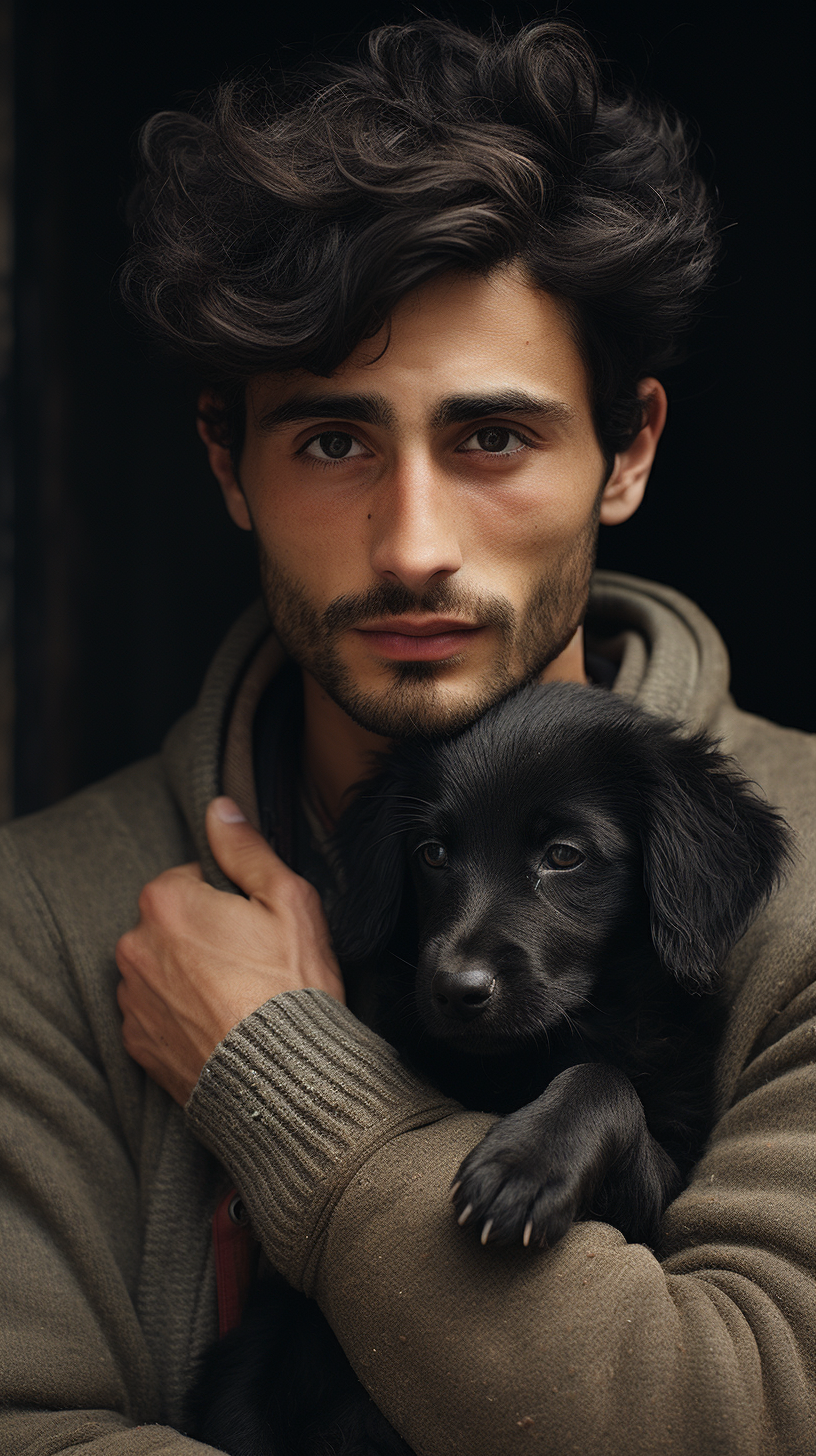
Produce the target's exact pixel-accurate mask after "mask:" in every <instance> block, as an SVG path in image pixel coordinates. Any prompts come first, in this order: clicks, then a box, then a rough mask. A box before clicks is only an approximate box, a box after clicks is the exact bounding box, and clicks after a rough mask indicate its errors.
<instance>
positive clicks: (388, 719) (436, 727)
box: [321, 662, 518, 740]
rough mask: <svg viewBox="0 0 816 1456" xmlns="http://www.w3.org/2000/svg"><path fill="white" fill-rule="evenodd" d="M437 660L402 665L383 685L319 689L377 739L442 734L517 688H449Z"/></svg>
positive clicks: (506, 682) (327, 684)
mask: <svg viewBox="0 0 816 1456" xmlns="http://www.w3.org/2000/svg"><path fill="white" fill-rule="evenodd" d="M435 669H438V664H437V663H432V662H411V663H401V664H400V671H399V673H398V674H395V677H394V680H392V682H391V684H390V685H389V686H388V687H387V688H381V689H376V690H370V691H366V690H364V689H361V688H359V687H357V686H356V685H355V684H353V683H351V682H349V681H348V680H346V681H343V682H331V681H326V680H323V681H322V682H321V687H323V688H324V689H325V691H326V692H327V693H328V694H329V696H330V697H331V698H333V699H334V701H335V702H336V703H337V705H338V707H340V708H342V709H343V712H344V713H346V714H347V715H348V717H349V718H351V719H352V721H353V722H354V723H356V724H357V725H358V727H360V728H364V729H366V731H367V732H369V733H376V734H377V735H378V736H379V737H381V738H396V739H399V740H404V739H406V738H446V737H449V736H450V735H451V734H453V733H459V732H460V731H461V730H462V729H463V728H467V727H468V726H469V725H470V724H471V723H474V722H475V721H476V719H477V718H481V716H482V714H483V713H486V712H487V710H488V708H490V707H492V706H493V704H494V703H497V702H499V701H500V700H501V699H502V698H504V697H506V696H507V694H508V693H510V692H512V691H513V690H514V688H516V687H517V686H518V684H517V683H515V682H513V681H512V680H510V679H509V677H502V680H501V682H498V681H494V682H492V683H490V684H482V685H472V686H471V687H470V689H468V688H466V687H464V686H463V687H459V688H456V689H454V688H452V687H451V686H450V685H447V684H445V683H443V682H440V681H439V672H438V670H437V671H435Z"/></svg>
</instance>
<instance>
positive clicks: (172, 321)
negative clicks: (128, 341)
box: [121, 20, 716, 461]
mask: <svg viewBox="0 0 816 1456" xmlns="http://www.w3.org/2000/svg"><path fill="white" fill-rule="evenodd" d="M693 150H694V147H693V143H692V140H691V139H690V136H689V132H688V128H687V127H686V126H684V124H683V123H682V121H681V120H680V119H679V118H678V117H677V116H676V115H675V114H674V113H673V112H672V111H670V110H669V109H668V108H666V107H665V106H662V105H658V104H656V103H654V102H648V101H644V100H643V99H641V98H639V97H637V96H635V95H634V94H632V93H629V92H616V91H613V90H611V89H609V88H606V89H604V86H603V85H602V83H601V77H600V74H599V69H598V65H597V63H596V60H595V57H594V55H593V52H592V50H591V49H590V47H589V45H588V43H587V42H586V40H585V39H584V37H583V36H582V35H581V33H580V32H579V31H578V30H576V29H575V28H574V27H573V26H571V25H567V24H564V23H562V22H560V21H556V20H543V21H536V22H534V23H532V24H530V25H527V26H525V27H524V28H523V29H522V30H520V31H519V32H518V33H517V34H515V35H512V36H509V37H505V36H502V35H499V34H495V35H492V36H488V37H480V36H477V35H474V34H471V33H469V32H467V31H464V30H461V29H459V28H458V27H456V26H453V25H450V24H448V23H446V22H443V21H435V20H420V21H417V22H415V23H411V24H406V25H386V26H382V27H380V28H379V29H377V30H374V31H373V32H372V33H371V34H370V35H368V36H367V38H366V39H365V41H364V42H363V43H362V46H361V50H360V59H359V60H358V61H357V62H356V63H351V64H336V63H326V64H323V65H319V66H315V67H313V68H312V69H310V70H308V71H303V72H300V73H295V74H294V75H293V76H291V77H290V78H289V79H288V80H286V81H284V82H282V83H281V84H279V85H277V86H275V85H273V84H271V83H270V82H269V81H268V80H266V79H264V78H263V77H262V76H255V77H253V78H252V79H249V80H246V79H245V80H241V81H231V82H228V83H226V84H224V85H222V86H221V87H219V88H218V90H217V91H216V92H215V93H214V94H213V95H212V96H211V97H209V98H208V99H207V100H206V101H205V102H204V103H202V104H201V105H199V106H198V107H197V108H195V109H194V110H193V111H191V112H189V113H187V112H178V111H164V112H160V113H159V114H158V115H156V116H154V117H152V118H151V120H150V121H148V122H147V124H146V126H145V127H144V128H143V130H142V133H141V136H140V140H139V153H140V158H141V169H142V171H141V181H140V182H139V184H138V186H137V188H136V190H135V192H134V194H133V196H132V199H131V218H132V221H133V229H134V240H133V245H132V248H131V251H130V254H129V257H128V259H127V261H126V263H125V265H124V267H123V270H122V274H121V287H122V292H123V295H124V298H125V300H126V301H127V303H128V305H129V306H130V307H131V308H132V309H133V310H134V311H135V312H136V313H137V314H138V315H139V316H140V317H141V318H142V319H143V320H145V321H146V322H147V324H148V325H149V326H150V327H151V328H152V329H153V331H154V332H155V333H157V334H158V335H159V336H160V337H161V338H162V339H163V340H164V341H165V343H166V344H169V345H170V346H171V347H172V348H173V349H174V350H175V351H176V352H177V353H179V354H181V355H183V356H184V357H185V358H186V359H187V360H188V361H189V362H190V363H192V364H193V365H195V366H196V367H197V368H198V370H199V371H200V373H201V374H202V376H203V378H204V379H205V380H207V381H208V382H210V383H211V384H212V385H213V386H214V388H215V390H216V393H217V395H218V397H219V398H220V399H221V400H222V401H223V402H224V408H223V410H220V411H219V410H216V411H215V414H214V418H213V419H212V420H211V423H212V424H213V425H214V426H215V425H220V426H221V427H222V429H223V430H224V431H225V433H224V435H223V438H224V439H225V440H226V441H228V442H231V444H232V446H233V448H235V447H236V446H238V445H240V437H241V436H242V431H243V416H242V407H243V395H244V386H245V383H246V381H247V380H248V379H249V378H250V377H251V376H252V375H253V374H256V373H259V372H262V371H267V370H289V369H294V368H302V369H307V370H310V371H312V372H313V373H316V374H321V375H328V374H330V373H331V372H332V371H333V370H334V369H335V368H336V367H337V366H338V365H339V364H340V363H342V361H343V360H344V359H346V358H347V357H348V355H349V354H350V353H351V351H352V350H353V349H354V347H355V346H356V345H357V344H358V343H359V342H360V341H361V340H362V339H364V338H368V337H371V336H372V335H374V334H375V333H377V332H378V330H379V329H380V328H381V327H382V326H383V324H384V323H386V322H387V320H388V318H389V315H390V313H391V311H392V310H393V308H394V306H395V305H396V304H397V302H398V301H399V300H400V299H401V298H402V297H403V296H404V295H405V294H406V293H408V292H409V291H410V290H411V289H414V288H416V287H417V286H418V285H419V284H421V283H424V282H425V281H426V280H427V279H429V278H431V277H433V276H434V275H435V274H438V273H440V272H441V271H443V270H445V269H465V270H469V271H471V272H474V273H480V274H483V273H486V272H488V271H489V270H491V269H493V268H495V267H496V266H498V265H501V264H506V263H509V262H511V261H515V262H516V263H518V264H519V265H521V266H522V267H523V268H524V269H525V270H526V272H527V274H528V276H529V277H530V278H531V280H532V281H533V282H534V283H535V284H536V285H538V286H540V287H541V288H543V289H546V290H548V291H549V292H551V293H552V294H554V295H557V296H558V297H559V298H560V299H562V300H564V301H565V302H566V305H567V307H568V310H569V313H570V316H571V318H572V320H573V323H574V327H575V336H576V341H577V343H578V346H579V348H580V349H581V351H582V354H583V356H584V359H585V362H586V364H587V367H588V370H589V375H590V378H591V381H592V391H593V398H592V404H593V414H594V421H595V427H596V431H597V434H598V438H599V441H600V443H601V445H602V448H603V449H604V453H605V455H606V457H607V459H608V460H610V461H611V458H612V457H613V456H614V454H615V453H616V452H617V451H619V450H622V449H625V448H626V446H627V445H628V444H630V443H631V441H632V439H633V438H634V436H635V435H636V434H637V432H638V430H639V429H640V428H641V426H642V423H643V418H644V416H643V405H642V403H641V401H640V400H639V399H638V397H637V393H636V385H637V382H638V380H639V379H641V378H643V377H644V376H645V375H647V374H651V373H653V372H655V371H657V370H660V369H663V368H665V367H666V366H667V365H669V364H672V363H675V362H676V361H677V359H678V357H679V355H680V345H681V341H682V337H683V335H684V334H685V332H686V330H687V327H688V325H689V323H690V322H691V320H692V318H693V315H694V311H695V308H696V306H697V304H698V301H699V298H700V295H701V292H702V291H703V290H704V288H705V287H706V284H707V282H708V280H709V277H710V273H711V268H712V264H713V260H714V255H715V251H716V232H715V227H714V222H713V206H712V199H711V197H710V195H709V194H708V192H707V189H706V186H705V184H704V182H703V180H702V178H701V177H700V176H699V175H698V173H697V172H696V171H695V169H694V167H693V166H692V162H691V157H692V153H693Z"/></svg>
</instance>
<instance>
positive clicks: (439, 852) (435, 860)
mask: <svg viewBox="0 0 816 1456" xmlns="http://www.w3.org/2000/svg"><path fill="white" fill-rule="evenodd" d="M422 858H423V859H424V861H425V863H426V864H428V865H430V866H431V868H432V869H435V870H438V869H440V868H441V866H442V865H443V864H447V862H448V851H447V850H446V848H445V846H444V844H439V843H437V841H436V840H432V841H431V842H430V844H423V846H422Z"/></svg>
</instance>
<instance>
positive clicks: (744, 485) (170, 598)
mask: <svg viewBox="0 0 816 1456" xmlns="http://www.w3.org/2000/svg"><path fill="white" fill-rule="evenodd" d="M423 9H424V10H425V11H426V13H428V12H429V13H432V14H446V15H448V16H450V17H452V18H456V19H459V20H461V21H463V22H464V23H471V24H476V25H481V24H485V23H487V21H488V19H489V16H490V13H491V10H490V7H488V6H487V5H482V4H466V3H464V0H462V3H458V4H457V3H456V0H452V3H451V4H449V5H447V6H446V7H444V8H443V7H442V6H441V5H434V4H433V3H432V0H429V3H427V4H426V5H425V6H423ZM495 9H496V13H497V14H498V15H499V17H500V18H503V19H505V20H506V21H507V23H509V24H515V23H517V22H518V21H519V20H526V19H529V18H531V17H532V16H533V15H534V14H535V13H536V11H535V10H534V9H533V8H532V7H530V6H520V7H519V6H508V7H506V8H503V7H502V6H501V5H500V4H498V5H497V6H496V7H495ZM412 13H414V12H413V10H412V8H411V7H409V6H406V5H402V4H397V3H388V0H386V3H382V4H380V5H378V6H373V5H362V4H361V5H357V6H353V5H351V4H349V3H344V0H340V3H334V4H326V3H312V4H311V5H310V6H309V7H308V11H307V10H306V7H296V6H288V7H280V8H277V7H276V6H275V5H270V4H260V3H256V0H244V3H238V4H231V5H225V4H224V3H223V0H219V3H214V0H195V3H193V0H164V3H157V0H142V3H140V4H139V5H138V6H133V5H126V4H121V5H111V4H110V0H75V3H73V4H71V5H65V4H64V3H63V0H27V3H25V4H22V3H21V4H20V5H19V7H18V15H17V75H18V82H17V117H18V121H17V138H18V186H17V219H18V248H17V327H18V334H17V339H18V342H17V364H18V369H17V379H18V385H17V409H16V419H17V439H16V479H17V502H18V505H17V579H16V621H17V629H16V630H17V676H18V684H17V690H18V701H17V783H16V794H17V807H18V810H20V811H25V810H28V809H31V808H36V807H38V806H40V805H43V804H46V803H49V802H51V801H52V800H53V799H55V798H57V797H59V796H60V795H62V794H64V793H66V792H68V791H70V790H72V789H74V788H76V787H78V786H80V785H81V784H83V783H86V782H88V781H90V780H92V779H93V778H95V777H98V776H100V775H102V774H104V773H107V772H109V771H110V770H112V769H114V768H116V767H117V766H119V765H120V764H123V763H125V762H127V761H128V760H130V759H132V758H134V757H136V756H139V755H141V754H144V753H148V752H150V751H152V750H153V749H155V748H156V747H157V746H158V744H159V743H160V741H161V738H162V735H163V733H164V732H165V730H166V729H167V727H168V726H169V724H170V723H171V722H172V721H173V719H174V718H175V717H176V716H177V715H178V714H179V713H180V712H182V711H183V710H184V709H185V708H186V707H187V706H188V705H189V704H190V703H191V702H192V700H193V699H194V697H195V693H196V690H197V687H198V685H199V682H200V679H201V675H202V673H203V671H204V668H205V666H206V663H207V660H208V658H209V656H210V654H211V652H212V650H213V648H214V646H215V645H216V644H217V642H218V640H219V638H220V636H221V635H222V634H223V632H224V631H225V630H226V628H227V626H228V625H229V623H230V621H231V619H232V618H233V617H234V616H235V614H236V613H237V611H238V610H240V608H241V607H242V606H243V605H244V604H245V603H247V602H248V601H249V600H251V598H252V597H253V596H254V595H255V591H256V576H255V566H254V560H253V556H252V547H251V543H250V542H249V541H248V539H247V538H246V537H245V536H244V535H243V534H242V533H239V532H237V531H236V530H235V529H234V528H233V527H232V526H231V524H230V523H229V521H228V519H227V517H226V514H225V512H224V511H223V508H222V506H221V504H220V500H219V498H218V495H217V488H216V486H215V484H214V482H213V481H212V480H211V478H210V477H209V475H208V472H207V470H206V467H205V464H204V461H203V458H202V454H201V451H200V447H199V445H198V441H197V439H196V436H195V432H194V428H193V425H194V418H193V397H194V396H193V391H192V389H191V386H190V385H189V383H187V382H186V381H185V380H184V379H183V378H181V377H180V376H178V375H177V374H174V373H173V372H172V371H170V370H168V368H167V367H166V366H164V365H162V364H161V363H160V362H159V361H157V360H156V358H155V357H153V356H152V354H151V352H150V350H149V349H148V348H147V346H146V345H145V344H144V343H143V342H142V341H141V340H140V339H139V338H138V336H137V335H136V334H135V332H134V330H133V327H132V326H131V325H130V323H129V322H128V320H127V318H126V317H125V316H124V314H123V311H122V310H121V308H120V306H119V304H118V302H117V299H116V293H115V288H114V286H113V284H112V278H113V275H114V273H115V270H116V266H117V263H118V261H119V259H120V258H121V255H122V251H123V248H124V246H125V240H126V239H125V230H124V226H123V223H122V219H121V197H122V194H123V191H124V189H125V186H126V184H127V179H128V176H129V168H130V153H131V146H132V139H133V134H134V132H135V130H136V128H137V127H138V125H139V124H140V122H141V121H142V120H143V119H144V118H145V117H146V116H147V115H149V114H150V112H151V111H153V110H156V109H158V108H161V107H166V106H172V105H179V104H181V105H183V104H184V103H185V100H186V99H189V97H190V96H191V95H193V94H195V93H196V92H197V91H199V90H200V89H202V88H203V87H206V86H209V85H211V84H212V83H213V82H214V81H216V80H218V79H219V77H221V76H222V75H224V74H225V73H227V72H229V71H230V70H232V69H234V68H235V67H238V66H245V65H254V64H257V63H260V62H263V61H264V60H265V59H266V58H268V57H271V58H272V59H273V60H275V59H282V58H285V57H287V56H294V57H297V56H298V55H300V54H301V53H302V52H303V50H304V49H309V48H311V47H313V46H317V47H319V48H321V49H323V50H331V51H334V52H343V51H348V50H349V49H350V48H352V47H353V40H354V38H355V37H357V36H359V35H360V34H361V33H362V32H363V31H364V30H366V29H367V28H369V27H370V26H371V25H373V24H375V23H378V22H381V21H384V20H397V19H404V18H408V17H409V16H410V15H411V14H412ZM560 13H561V14H562V15H563V16H567V17H570V18H573V19H575V20H577V21H579V22H580V23H582V24H583V25H585V26H586V27H587V28H588V29H589V31H590V33H591V34H592V35H593V36H594V38H595V40H596V42H597V44H598V46H599V49H600V50H601V52H602V54H603V55H605V56H606V57H608V58H609V59H610V60H613V61H615V62H617V63H618V64H619V66H620V67H621V68H622V70H623V72H624V74H628V75H629V76H630V77H633V78H634V79H635V80H636V81H637V83H638V84H640V85H642V86H644V87H646V88H648V89H650V90H653V91H656V92H657V93H658V94H660V95H662V96H664V97H665V98H667V99H669V100H671V101H673V102H674V103H675V104H676V105H677V106H678V107H679V108H680V109H681V110H682V111H683V112H684V113H686V114H690V115H692V116H693V117H695V118H696V119H697V121H698V123H699V126H700V130H701V133H702V137H703V149H702V153H701V156H702V161H703V165H704V167H705V169H706V171H707V172H709V174H710V175H713V177H714V179H715V181H716V184H717V186H718V188H719V190H720V192H721V194H722V197H723V200H724V204H725V211H726V221H727V224H728V227H727V231H726V234H725V237H726V244H727V250H726V256H725V261H724V264H723V266H722V269H721V274H720V287H719V291H718V293H717V295H716V297H715V298H714V299H713V301H712V302H711V303H710V305H709V308H708V312H707V316H706V318H705V320H704V322H703V325H702V327H701V328H700V330H699V332H698V334H697V335H696V340H695V348H694V353H693V356H692V358H691V360H690V362H689V363H688V364H686V365H684V366H683V367H682V369H680V370H679V371H677V372H676V373H675V374H674V376H671V377H667V380H666V383H667V385H668V386H669V390H670V405H671V415H670V426H669V429H668V433H667V435H666V437H665V438H664V443H663V445H662V446H661V452H660V458H659V463H658V465H657V467H656V469H655V471H654V474H653V478H652V484H651V486H650V490H649V493H648V498H647V502H646V504H645V505H644V506H643V508H642V510H641V511H640V512H639V513H638V515H637V516H636V517H635V518H634V519H633V520H632V522H631V523H629V524H627V525H625V526H623V527H619V528H616V529H615V530H610V531H609V532H605V533H603V537H602V541H601V548H600V560H601V564H602V565H605V566H609V567H614V568H616V569H620V570H624V571H631V572H635V573H637V574H639V575H642V576H648V577H651V578H653V579H655V580H659V581H665V582H668V583H670V584H672V585H674V586H676V587H678V588H680V589H681V590H682V591H684V592H687V593H688V594H689V595H690V596H691V597H693V598H694V599H695V600H696V601H698V602H699V603H700V605H701V606H702V607H703V608H704V610H706V611H707V612H708V613H709V614H710V616H711V617H712V618H713V619H714V621H715V622H716V623H717V625H718V626H719V628H720V630H721V631H722V632H723V635H724V636H725V639H726V641H727V643H728V645H729V648H730V650H731V655H732V661H733V681H734V691H735V695H736V697H737V700H738V701H739V702H740V703H741V705H742V706H744V707H747V708H750V709H752V710H753V711H756V712H759V713H762V714H764V715H766V716H770V717H773V718H775V719H777V720H778V721H781V722H784V723H788V724H791V725H795V726H802V727H811V728H813V727H816V709H815V707H814V694H813V686H812V683H813V663H812V650H811V645H810V642H811V633H810V629H809V617H810V611H811V605H810V604H811V597H812V591H811V590H810V582H809V577H810V575H811V567H810V562H811V556H812V541H813V537H812V526H811V524H810V521H809V519H808V516H807V500H806V495H805V490H806V486H805V481H806V475H807V473H808V472H809V466H810V459H809V456H810V449H808V452H807V458H806V455H805V425H804V421H805V411H806V401H807V402H808V403H809V389H808V387H807V385H806V383H805V381H804V379H803V373H804V369H805V366H806V363H807V355H808V348H809V336H808V331H807V329H806V327H805V324H804V322H803V294H804V291H805V290H804V280H805V278H806V276H807V273H806V262H805V256H804V227H803V218H802V211H803V209H804V206H805V203H804V201H803V198H805V197H807V196H808V195H809V188H806V187H804V186H803V178H802V176H801V175H800V174H801V172H802V169H803V166H804V149H805V144H806V143H805V137H806V135H807V126H806V124H805V115H804V105H805V102H804V92H805V81H804V66H803V60H804V54H805V52H806V50H807V47H806V45H805V39H804V26H803V24H801V23H800V19H801V21H803V19H804V7H802V8H801V10H800V11H799V12H798V17H799V18H797V12H796V11H795V10H794V11H791V10H790V8H788V9H787V10H786V11H784V14H783V9H782V7H777V8H776V9H774V10H771V11H767V12H766V13H765V14H764V15H763V13H762V11H761V10H760V9H759V8H749V7H746V6H743V5H742V4H739V5H737V4H729V5H721V6H719V7H718V6H716V5H713V6H712V5H711V4H705V5H704V4H701V3H678V0H664V3H663V4H662V5H661V6H660V7H655V6H654V4H653V3H645V0H629V3H628V4H627V5H626V6H625V7H612V6H609V5H608V4H607V5H604V4H600V3H589V0H587V3H584V0H576V3H574V4H572V5H570V6H568V7H560ZM806 390H807V393H806ZM809 444H810V442H809V440H808V446H809Z"/></svg>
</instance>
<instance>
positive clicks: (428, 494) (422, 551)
mask: <svg viewBox="0 0 816 1456" xmlns="http://www.w3.org/2000/svg"><path fill="white" fill-rule="evenodd" d="M454 514H455V502H454V500H453V496H452V487H451V485H450V484H449V483H448V482H446V481H445V479H444V477H442V476H440V474H439V473H438V471H436V470H435V469H434V466H433V463H432V462H430V461H427V460H417V461H413V462H407V463H405V464H401V465H400V466H399V467H398V468H395V469H394V471H393V472H392V473H391V475H390V476H389V477H388V479H387V480H383V481H382V484H381V489H380V491H379V493H378V499H377V502H376V506H375V509H374V510H373V511H372V526H373V534H372V548H371V565H372V567H373V568H374V570H375V571H376V573H377V575H378V576H381V577H383V578H385V579H386V580H389V581H399V582H401V583H402V585H403V586H406V587H408V589H409V590H410V591H414V592H419V591H421V590H422V589H423V587H426V586H427V585H428V584H429V583H430V582H431V581H432V580H433V579H434V578H435V577H436V578H444V577H447V576H451V575H453V573H454V572H457V571H459V570H460V568H461V566H462V562H463V558H462V551H461V545H460V540H459V533H458V531H457V529H456V523H455V520H454Z"/></svg>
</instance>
